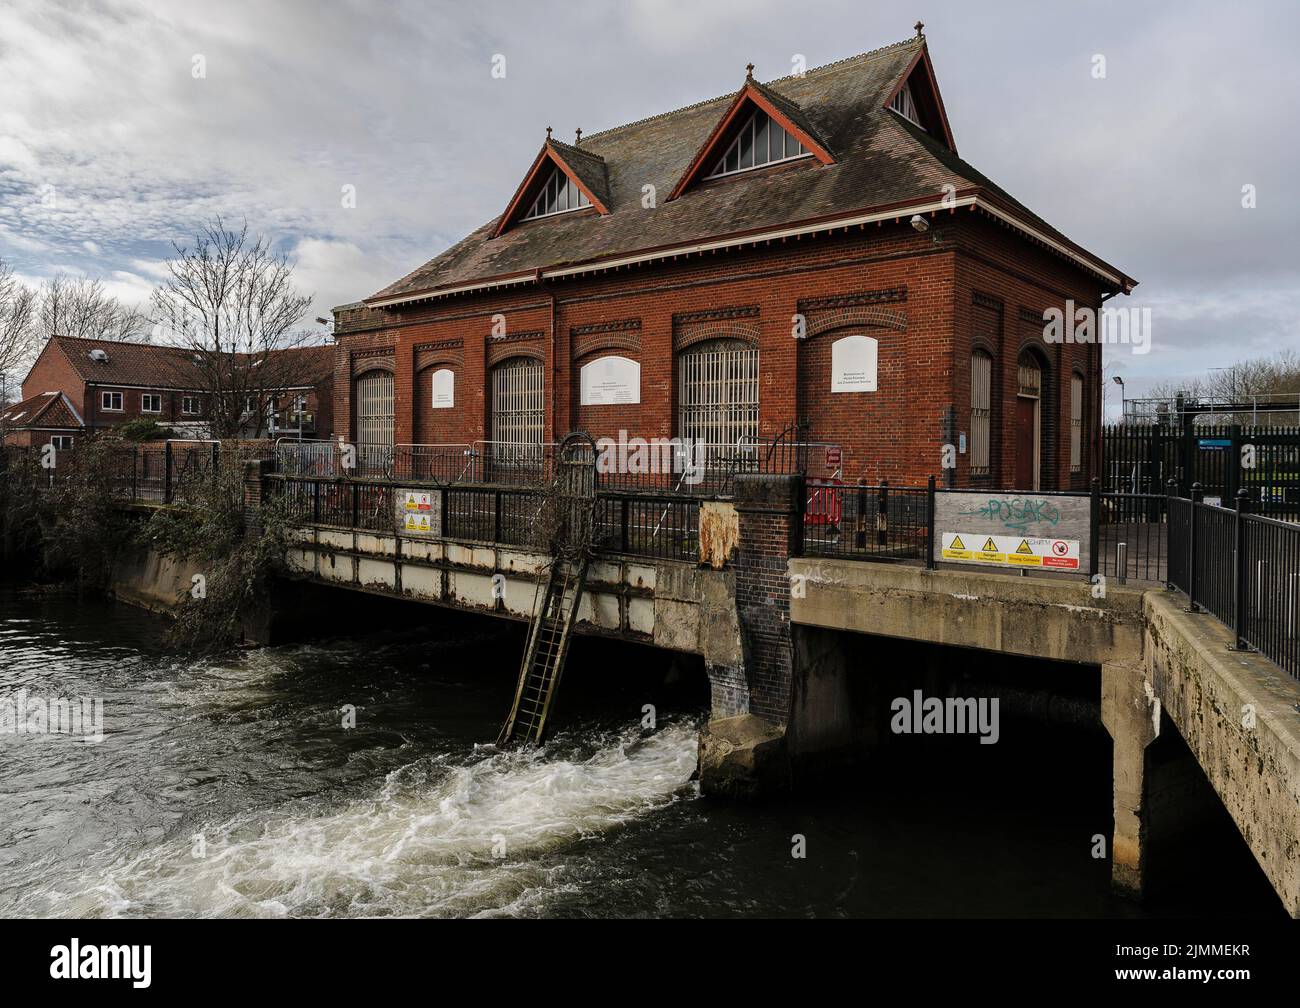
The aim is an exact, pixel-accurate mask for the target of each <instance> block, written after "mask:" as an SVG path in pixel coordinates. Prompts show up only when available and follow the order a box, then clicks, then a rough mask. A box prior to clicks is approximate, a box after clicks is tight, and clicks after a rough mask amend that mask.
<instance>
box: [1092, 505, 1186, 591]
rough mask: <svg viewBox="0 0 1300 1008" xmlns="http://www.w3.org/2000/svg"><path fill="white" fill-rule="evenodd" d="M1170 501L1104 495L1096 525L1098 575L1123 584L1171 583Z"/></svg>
mask: <svg viewBox="0 0 1300 1008" xmlns="http://www.w3.org/2000/svg"><path fill="white" fill-rule="evenodd" d="M1168 510H1169V497H1168V496H1167V495H1165V494H1153V493H1103V494H1102V495H1101V505H1100V514H1099V519H1098V524H1097V541H1096V544H1095V545H1096V550H1097V553H1098V571H1099V573H1101V574H1103V575H1105V576H1106V577H1108V578H1114V579H1115V580H1116V581H1118V582H1119V583H1120V584H1125V583H1127V582H1128V581H1130V580H1132V581H1152V582H1156V583H1159V584H1163V583H1165V582H1166V581H1167V580H1168V566H1169V523H1168V520H1167V515H1168Z"/></svg>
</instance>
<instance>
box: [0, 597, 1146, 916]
mask: <svg viewBox="0 0 1300 1008" xmlns="http://www.w3.org/2000/svg"><path fill="white" fill-rule="evenodd" d="M163 629H164V625H163V624H162V623H161V622H160V621H159V620H158V619H157V618H155V617H152V616H148V615H146V614H142V613H138V612H136V611H134V610H131V609H127V608H124V607H115V606H111V605H108V604H103V603H95V604H91V605H86V606H78V605H75V604H73V603H71V602H69V601H66V600H48V599H41V598H39V597H32V596H25V595H20V594H18V593H16V592H13V591H8V592H5V591H0V696H3V695H5V694H10V695H12V694H13V693H14V692H15V691H20V690H25V691H27V693H28V694H29V695H30V696H33V697H64V698H69V699H71V698H77V697H95V698H102V700H103V703H104V708H103V711H104V714H103V717H104V739H103V741H102V743H100V744H98V745H84V744H81V743H80V742H79V741H78V740H76V739H74V738H71V737H69V736H66V735H12V734H6V735H0V774H2V779H0V914H2V915H4V916H29V915H39V916H70V917H97V916H210V915H211V916H217V915H232V916H249V917H252V916H272V917H276V916H292V917H330V916H494V915H515V916H546V915H559V916H637V915H676V916H684V915H741V914H765V915H798V916H812V915H848V914H872V915H912V916H922V915H931V914H936V915H944V914H958V915H997V914H1034V915H1107V914H1133V913H1135V912H1136V911H1135V910H1134V909H1133V908H1132V907H1131V906H1130V905H1129V904H1126V903H1123V902H1120V901H1117V900H1114V899H1112V898H1111V897H1110V896H1109V894H1108V891H1107V886H1106V878H1105V875H1106V869H1105V865H1104V863H1099V862H1096V861H1094V860H1092V859H1090V858H1088V857H1086V856H1083V855H1081V854H1080V843H1081V841H1080V837H1086V836H1089V835H1090V834H1091V833H1092V832H1095V831H1096V830H1097V825H1098V822H1101V821H1104V819H1105V816H1106V815H1107V814H1108V808H1107V805H1108V801H1109V796H1108V793H1107V790H1108V789H1107V788H1106V787H1105V786H1102V787H1097V786H1096V785H1094V784H1087V785H1085V784H1084V783H1083V782H1084V781H1085V779H1090V778H1089V775H1088V774H1087V773H1086V772H1085V771H1086V769H1087V768H1086V767H1083V766H1072V765H1071V764H1069V763H1068V761H1067V762H1066V763H1065V764H1063V765H1061V766H1058V767H1056V768H1054V771H1055V772H1054V775H1053V779H1054V780H1055V781H1056V782H1057V784H1059V785H1062V788H1061V789H1058V790H1062V795H1061V797H1060V798H1052V797H1050V795H1049V793H1048V789H1046V788H1037V789H1035V790H1033V791H1031V792H1026V791H1025V790H1024V785H1025V781H1023V780H1013V781H1011V782H1010V784H1009V786H1006V787H999V788H995V789H990V788H989V787H987V786H980V785H979V784H978V783H977V782H975V781H974V780H973V779H971V778H969V777H964V776H963V771H962V770H961V768H960V766H957V767H955V768H954V769H953V772H952V774H951V776H950V778H948V779H940V778H939V777H936V776H932V775H931V774H930V773H929V771H925V770H922V771H920V776H919V777H918V776H917V773H916V772H911V773H910V776H909V772H908V771H906V768H900V773H899V774H882V775H881V777H880V778H879V779H877V780H874V781H864V782H863V786H862V787H861V788H859V789H855V788H852V787H851V788H849V789H848V790H845V791H841V792H839V793H837V794H836V795H835V796H834V797H823V798H818V799H807V800H803V801H801V802H800V803H792V804H785V805H775V806H773V805H767V806H761V807H746V806H733V805H724V804H717V803H712V802H709V801H708V800H706V799H702V798H700V796H699V795H698V792H697V788H696V785H695V784H694V783H693V782H692V781H691V777H692V774H693V771H694V769H695V763H696V739H697V735H698V729H699V724H700V717H701V716H702V713H703V712H702V711H700V710H696V709H685V710H677V711H674V710H672V709H671V707H665V708H663V709H661V710H660V721H659V724H658V728H657V730H656V731H654V732H652V733H643V732H642V730H641V727H640V724H639V718H640V717H641V711H642V705H643V703H644V702H645V701H646V700H647V699H651V700H657V699H658V694H657V693H656V690H658V689H659V687H658V686H657V685H655V684H656V682H661V680H662V677H655V676H653V675H651V676H649V677H648V678H647V677H645V676H641V677H639V678H638V677H637V676H636V675H633V671H634V670H633V669H632V665H634V664H635V662H630V661H629V662H627V663H622V662H615V663H613V664H611V662H610V661H609V660H608V654H607V653H604V652H602V653H600V654H597V653H595V652H592V651H590V650H584V649H583V648H579V649H578V651H577V652H575V657H574V663H575V664H576V665H577V666H578V668H577V669H576V670H574V669H571V671H570V673H569V674H568V675H567V676H566V680H565V688H566V690H568V691H569V692H570V693H572V694H573V696H572V697H570V696H569V695H567V694H566V697H565V700H566V707H565V708H564V710H563V712H562V714H563V716H562V722H561V730H560V731H559V733H558V735H557V736H556V737H555V739H554V740H553V741H551V742H550V743H549V744H548V745H547V746H545V747H544V748H543V749H541V750H538V751H534V752H528V753H522V754H521V753H518V752H503V751H498V750H497V749H496V748H495V747H494V746H492V745H490V744H484V740H487V739H491V738H492V737H494V735H495V733H496V730H497V728H498V726H499V722H500V719H501V717H502V716H503V715H504V713H505V709H506V705H507V703H508V700H509V697H510V695H511V691H512V689H513V670H514V663H515V661H517V644H518V641H517V637H513V636H511V637H504V638H503V637H501V636H500V633H499V632H494V631H491V630H488V631H483V630H479V631H477V635H471V636H465V635H464V634H463V633H462V635H461V636H457V637H452V638H448V637H447V636H446V634H445V633H435V632H432V631H421V630H419V629H416V630H405V631H398V632H394V631H386V632H385V631H376V632H374V633H371V634H368V635H366V636H362V637H354V638H351V639H348V640H341V641H332V642H329V643H326V644H321V645H311V646H298V647H280V648H269V649H264V650H260V651H246V652H237V653H234V654H232V655H229V656H225V657H223V658H220V659H205V660H194V659H191V658H185V657H181V656H178V655H175V654H173V653H170V652H169V651H168V650H167V649H166V648H165V647H164V646H163V645H162V644H161V642H160V639H161V633H162V630H163ZM583 662H586V663H587V664H588V665H589V666H591V667H588V668H585V669H584V668H582V667H581V666H582V663H583ZM624 664H626V666H627V667H626V668H625V667H624ZM651 664H652V665H653V662H652V663H651ZM624 673H626V678H627V679H628V680H629V682H626V683H625V682H623V681H622V680H623V678H624ZM347 706H350V707H352V708H355V712H356V726H355V727H354V728H344V727H343V725H342V718H343V714H342V712H343V710H344V708H345V707H347ZM976 748H977V749H982V750H984V751H987V750H988V749H995V748H999V747H976ZM1023 762H1024V761H1020V764H1017V763H1015V762H1013V761H1012V760H1010V759H1008V760H1007V761H1006V764H1005V767H1004V769H1006V770H1007V772H1012V771H1011V768H1012V767H1014V766H1017V765H1021V764H1023ZM987 769H988V768H987V767H985V768H984V769H983V771H982V772H983V773H984V774H985V775H986V777H987ZM1022 772H1024V771H1022ZM1074 773H1077V775H1078V779H1077V780H1074V779H1073V778H1072V776H1071V775H1072V774H1074ZM891 781H892V782H893V783H891ZM1103 784H1108V782H1103ZM797 836H798V837H803V838H804V846H805V848H806V856H805V857H802V858H796V857H792V849H793V846H794V844H793V841H794V839H795V838H796V837H797Z"/></svg>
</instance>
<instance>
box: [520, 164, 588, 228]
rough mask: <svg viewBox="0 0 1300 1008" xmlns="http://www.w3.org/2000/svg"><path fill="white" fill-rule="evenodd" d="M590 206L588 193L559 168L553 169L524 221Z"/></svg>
mask: <svg viewBox="0 0 1300 1008" xmlns="http://www.w3.org/2000/svg"><path fill="white" fill-rule="evenodd" d="M589 206H591V201H590V200H589V199H587V195H586V193H584V192H583V191H582V190H581V189H579V188H578V187H577V185H576V184H574V181H573V179H571V178H569V176H568V175H566V174H564V172H562V171H560V169H559V168H552V169H551V174H550V177H549V178H548V179H547V180H546V184H545V185H544V186H542V191H541V192H539V193H538V194H537V199H535V200H534V201H533V205H532V207H530V208H529V210H528V212H527V213H526V214H524V220H532V219H533V218H534V217H549V216H551V215H552V214H559V213H568V212H569V211H570V210H581V209H582V208H583V207H589Z"/></svg>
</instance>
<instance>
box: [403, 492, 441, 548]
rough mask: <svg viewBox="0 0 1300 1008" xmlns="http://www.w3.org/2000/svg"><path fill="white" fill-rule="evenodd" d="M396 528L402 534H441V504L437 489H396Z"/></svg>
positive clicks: (437, 535) (438, 535) (434, 536)
mask: <svg viewBox="0 0 1300 1008" xmlns="http://www.w3.org/2000/svg"><path fill="white" fill-rule="evenodd" d="M397 529H398V531H399V532H400V533H401V534H402V535H407V536H429V537H430V538H436V537H440V536H441V535H442V505H441V497H440V496H439V494H438V491H437V490H399V491H397Z"/></svg>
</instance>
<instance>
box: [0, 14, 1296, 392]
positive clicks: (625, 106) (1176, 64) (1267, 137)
mask: <svg viewBox="0 0 1300 1008" xmlns="http://www.w3.org/2000/svg"><path fill="white" fill-rule="evenodd" d="M1259 6H1260V10H1258V11H1256V12H1255V13H1253V14H1252V16H1250V17H1245V16H1243V15H1242V14H1241V12H1240V11H1239V10H1237V9H1235V8H1225V7H1214V6H1212V5H1197V6H1194V7H1188V6H1187V5H1185V4H1175V3H1172V2H1171V3H1153V4H1150V5H1143V6H1141V7H1140V8H1134V7H1133V5H1132V4H1131V3H1127V2H1122V0H1096V2H1094V3H1090V4H1087V5H1076V6H1073V7H1071V6H1068V5H1043V4H1042V3H1041V2H1029V0H1006V3H1005V4H1004V6H1003V7H1001V8H1000V9H999V10H1000V15H999V17H998V18H996V19H989V18H988V17H987V16H986V15H985V14H984V13H983V12H982V11H980V10H978V9H976V8H974V7H972V6H971V5H970V4H969V3H965V2H957V0H930V2H929V4H928V5H927V10H926V12H925V13H926V17H925V20H926V21H927V24H928V28H927V29H926V31H927V36H928V37H929V40H930V44H931V50H932V54H933V56H934V59H935V63H936V68H937V73H938V77H939V82H940V85H941V87H942V88H943V89H944V98H945V103H946V107H947V110H948V113H949V116H950V117H951V119H952V122H953V127H954V131H955V133H956V136H957V140H958V143H959V146H960V149H961V151H962V153H963V155H964V156H966V157H967V158H969V159H970V160H971V162H972V163H973V164H975V165H976V167H978V168H979V169H980V170H982V171H984V172H986V173H987V174H988V175H989V176H990V177H992V178H993V179H995V180H997V181H998V182H1000V183H1002V184H1003V185H1005V186H1006V187H1007V188H1008V189H1009V190H1010V191H1011V192H1012V193H1014V194H1015V195H1016V196H1017V197H1019V198H1020V199H1022V200H1023V201H1024V202H1025V203H1026V204H1028V205H1029V206H1031V207H1032V208H1033V209H1034V210H1036V211H1037V212H1039V213H1041V214H1042V215H1043V216H1045V217H1046V218H1047V219H1048V220H1049V221H1051V222H1052V223H1053V224H1055V225H1057V226H1058V227H1060V228H1061V229H1062V230H1064V231H1065V232H1066V233H1067V234H1069V235H1070V237H1072V238H1074V239H1075V240H1077V241H1079V242H1081V243H1082V244H1084V245H1085V246H1086V247H1088V248H1089V249H1090V250H1092V251H1093V252H1095V253H1096V254H1098V255H1101V256H1102V257H1103V258H1106V259H1108V260H1110V261H1111V262H1113V263H1115V265H1117V266H1118V267H1120V268H1121V269H1124V270H1125V271H1126V272H1128V273H1130V274H1131V275H1134V276H1136V277H1137V278H1138V279H1139V280H1141V281H1142V286H1141V287H1140V288H1139V289H1138V290H1139V292H1140V297H1141V298H1143V299H1144V300H1145V302H1146V303H1150V304H1151V305H1152V306H1153V309H1154V311H1155V316H1156V324H1157V337H1156V338H1157V350H1156V351H1153V353H1152V354H1150V355H1148V357H1146V358H1143V359H1141V360H1139V359H1136V358H1133V359H1132V360H1131V361H1128V362H1124V363H1125V366H1127V367H1129V368H1130V372H1129V373H1130V374H1132V375H1133V376H1134V378H1135V380H1145V378H1142V377H1141V376H1144V375H1157V374H1160V373H1162V372H1165V373H1168V372H1169V371H1172V370H1174V369H1177V368H1183V367H1190V368H1198V367H1204V366H1211V365H1208V364H1207V362H1208V361H1213V362H1214V363H1215V364H1225V363H1231V362H1232V360H1231V359H1230V358H1234V357H1235V356H1236V355H1238V354H1240V353H1245V352H1247V351H1248V350H1249V352H1255V350H1256V349H1257V348H1259V347H1267V346H1269V345H1270V344H1272V343H1275V342H1276V341H1278V340H1283V339H1288V338H1290V339H1293V340H1294V338H1295V327H1294V325H1291V326H1288V325H1287V319H1288V313H1289V312H1292V311H1293V310H1294V309H1295V307H1296V304H1297V292H1300V277H1298V276H1297V268H1296V262H1297V260H1298V259H1300V256H1298V255H1297V249H1296V238H1295V235H1296V234H1297V233H1300V197H1298V196H1297V193H1296V191H1295V189H1294V187H1293V186H1292V177H1293V176H1294V174H1295V168H1296V157H1295V154H1294V150H1293V148H1294V139H1293V137H1292V136H1291V135H1290V132H1289V128H1288V127H1289V124H1290V123H1292V122H1295V121H1297V120H1300V97H1298V96H1300V64H1297V63H1296V61H1295V60H1294V58H1293V53H1292V49H1293V45H1292V42H1291V39H1292V38H1294V37H1295V35H1296V33H1297V31H1298V30H1300V25H1298V21H1300V18H1298V15H1297V8H1295V6H1294V5H1292V4H1287V3H1283V2H1281V0H1277V2H1272V3H1266V4H1261V5H1259ZM916 14H917V12H916V10H915V5H914V4H911V3H904V2H902V0H885V2H881V3H876V4H871V5H869V6H867V7H864V6H863V5H862V4H860V3H856V2H853V0H826V2H824V3H819V4H816V5H807V4H805V5H793V6H792V5H790V4H786V3H778V2H777V0H760V2H757V3H755V2H752V0H746V2H742V0H719V2H713V3H700V2H698V0H634V2H632V3H627V4H618V5H613V4H609V3H608V2H607V0H572V2H570V3H567V4H564V5H562V6H552V5H541V4H510V5H489V4H477V5H465V4H462V3H458V2H453V0H434V2H416V0H401V2H396V3H393V4H386V5H382V6H381V5H376V4H373V3H371V2H369V0H338V2H334V3H330V4H318V3H309V2H307V0H284V2H278V3H275V4H266V3H261V2H254V0H225V2H223V3H220V4H215V3H212V2H211V0H169V2H167V3H166V4H162V3H158V2H146V0H105V2H101V3H98V4H95V5H87V4H81V3H72V2H59V0H6V2H5V3H4V4H3V5H0V96H3V97H2V98H0V257H3V258H5V259H6V260H10V261H11V262H12V263H13V265H14V266H15V267H16V268H17V269H19V270H20V271H21V272H23V273H24V274H25V275H27V276H30V277H32V278H41V277H45V276H48V275H50V274H51V273H53V272H55V271H57V270H58V269H64V270H66V271H69V272H73V273H81V272H86V273H90V274H91V275H97V276H103V277H105V278H106V282H107V283H111V284H112V285H113V286H112V289H113V290H114V291H115V292H120V293H121V295H122V296H123V297H127V296H129V297H130V299H131V300H139V299H140V297H141V296H142V294H143V293H145V292H147V288H148V287H149V286H150V285H152V284H153V283H154V282H156V281H157V280H158V279H160V278H161V276H162V275H163V273H162V269H161V263H162V261H163V260H164V259H165V258H166V256H167V255H168V254H169V251H170V243H171V242H172V241H173V240H175V241H180V242H185V241H187V240H188V239H189V238H190V236H192V235H193V233H194V231H195V230H196V228H197V227H198V226H200V225H201V224H202V223H203V222H204V221H205V220H206V219H207V218H209V217H211V216H212V215H213V214H216V213H222V214H224V215H226V217H227V218H228V219H229V220H231V221H235V222H237V221H239V220H240V219H247V220H248V222H249V225H250V227H251V228H252V230H254V231H257V232H265V233H266V234H267V235H268V236H269V237H270V238H272V239H273V240H274V241H275V242H276V243H277V248H282V249H285V250H288V251H289V252H291V254H293V255H294V256H295V257H296V258H297V259H298V260H299V266H298V272H297V281H298V284H299V286H300V287H302V288H303V289H305V290H309V291H313V292H314V293H315V294H316V298H317V300H316V304H315V305H314V306H313V315H316V314H324V312H325V311H327V310H328V308H329V307H330V306H332V305H336V304H341V303H345V302H349V301H353V300H356V299H358V298H361V297H365V296H367V295H369V294H372V293H374V292H375V291H376V290H378V289H380V288H381V287H383V286H385V285H386V284H388V283H389V282H391V281H393V280H395V279H397V278H398V277H400V276H402V275H404V274H406V273H407V272H408V271H409V270H411V269H412V268H413V267H415V266H418V265H419V264H421V263H423V262H424V261H426V260H427V259H429V258H431V257H432V256H433V255H434V254H436V253H437V252H439V251H441V250H442V249H443V248H445V247H446V246H447V245H448V244H450V243H451V242H452V241H455V240H457V239H459V238H460V237H461V236H463V235H464V234H466V233H468V232H469V231H470V230H472V229H473V228H475V227H477V226H478V225H479V224H481V223H483V222H484V221H486V220H487V219H489V218H491V217H492V216H493V215H494V214H496V213H498V212H499V211H500V210H501V208H502V205H503V204H504V202H505V201H506V199H507V198H508V197H509V195H510V193H511V192H512V191H513V190H514V188H515V186H516V185H517V183H518V181H519V178H520V176H521V175H522V173H523V171H524V170H525V169H526V167H527V165H528V163H529V162H530V161H531V159H532V157H533V155H534V154H535V153H536V151H537V148H538V145H539V144H540V142H541V138H542V136H543V130H544V128H545V127H546V126H547V125H552V126H554V127H555V128H556V130H557V133H558V135H560V136H563V137H568V136H571V135H572V130H573V128H574V127H575V126H579V125H581V126H583V127H584V128H585V129H586V130H587V132H588V133H592V132H596V131H599V130H601V129H605V128H608V127H610V126H614V125H618V124H619V123H622V122H627V121H630V120H633V119H638V118H641V117H643V116H646V115H652V114H655V113H658V112H662V111H665V110H667V109H670V108H674V107H678V106H680V105H684V104H689V103H692V102H695V101H699V100H701V99H704V98H710V97H713V96H715V95H718V94H722V93H726V92H727V91H729V90H732V89H734V88H735V87H737V86H739V83H740V79H741V76H742V75H743V72H744V65H745V64H746V63H747V62H749V61H750V60H752V61H753V62H754V63H755V64H757V67H758V70H757V74H758V76H759V77H760V78H761V79H769V78H771V77H775V76H782V75H784V74H786V73H788V72H789V69H790V59H791V57H792V56H793V54H795V53H800V54H803V55H804V56H806V57H807V60H808V63H809V65H810V66H813V65H817V64H819V63H825V62H830V61H832V60H835V59H839V58H842V57H845V56H849V55H852V54H854V53H857V52H862V51H865V50H868V49H873V48H876V47H878V46H880V45H883V44H887V43H889V42H892V41H896V40H898V39H902V38H906V37H908V36H910V35H911V34H912V28H911V26H912V23H913V22H914V21H915V20H916ZM1260 24H1268V25H1269V30H1268V31H1266V32H1261V31H1260V30H1259V27H1258V26H1259V25H1260ZM1096 52H1101V53H1104V54H1106V56H1107V70H1108V76H1107V78H1106V79H1105V80H1103V81H1098V80H1094V79H1093V78H1092V77H1091V76H1090V73H1089V70H1090V67H1091V63H1090V58H1091V55H1092V54H1093V53H1096ZM496 53H502V54H504V55H506V56H507V59H508V67H509V70H508V75H507V77H506V78H505V79H504V80H497V79H494V78H492V76H491V74H490V67H491V58H492V56H493V55H494V54H496ZM195 54H201V55H202V56H203V57H204V62H205V71H206V76H203V77H201V78H195V77H194V76H193V74H192V68H193V65H194V64H193V57H194V56H195ZM1226 68H1230V69H1231V72H1229V70H1228V69H1226ZM1246 182H1250V183H1252V184H1256V185H1257V186H1258V187H1259V209H1258V210H1255V211H1245V210H1243V209H1242V208H1241V207H1240V203H1239V199H1240V187H1241V185H1242V184H1243V183H1246ZM344 184H349V185H354V186H355V187H356V194H357V206H356V208H355V209H345V208H343V207H342V206H341V205H340V187H341V186H342V185H344ZM43 196H46V197H48V196H52V197H53V201H52V205H50V203H51V201H50V199H48V198H46V199H44V200H43V199H42V197H43ZM1216 319H1217V320H1218V322H1217V323H1216V322H1215V320H1216ZM1225 328H1228V329H1229V330H1230V335H1229V336H1227V337H1225V335H1224V330H1225ZM1166 339H1167V340H1168V342H1167V343H1162V342H1161V341H1163V340H1166ZM1293 345H1294V344H1293Z"/></svg>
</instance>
